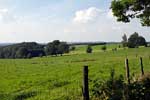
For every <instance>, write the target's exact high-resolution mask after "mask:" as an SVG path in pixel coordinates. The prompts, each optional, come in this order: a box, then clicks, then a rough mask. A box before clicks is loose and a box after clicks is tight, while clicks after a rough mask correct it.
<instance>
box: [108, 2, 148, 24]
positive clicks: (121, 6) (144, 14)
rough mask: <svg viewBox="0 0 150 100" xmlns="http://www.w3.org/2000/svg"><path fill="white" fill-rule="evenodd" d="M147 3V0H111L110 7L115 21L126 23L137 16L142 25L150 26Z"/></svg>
mask: <svg viewBox="0 0 150 100" xmlns="http://www.w3.org/2000/svg"><path fill="white" fill-rule="evenodd" d="M149 5H150V1H149V0H113V1H112V3H111V8H112V11H113V15H114V16H116V17H117V21H122V22H125V23H127V22H130V20H131V19H133V18H139V19H140V20H141V24H142V26H150V7H149Z"/></svg>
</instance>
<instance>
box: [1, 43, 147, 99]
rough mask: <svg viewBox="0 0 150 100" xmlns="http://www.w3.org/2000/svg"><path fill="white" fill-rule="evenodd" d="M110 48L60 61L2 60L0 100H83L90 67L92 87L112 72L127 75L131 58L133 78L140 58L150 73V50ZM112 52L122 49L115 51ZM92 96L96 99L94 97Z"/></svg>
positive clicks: (81, 52)
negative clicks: (85, 70)
mask: <svg viewBox="0 0 150 100" xmlns="http://www.w3.org/2000/svg"><path fill="white" fill-rule="evenodd" d="M118 45H119V44H113V45H112V44H109V45H107V51H106V52H103V51H101V49H100V48H101V46H94V47H92V48H93V53H91V54H86V46H84V45H81V46H76V50H75V51H72V52H70V53H69V54H65V55H64V56H58V57H51V56H48V57H42V58H32V59H0V100H80V99H82V74H83V73H82V68H83V66H84V65H88V66H89V78H90V79H89V85H90V89H91V87H92V84H91V81H92V80H94V79H97V78H100V79H102V80H106V79H107V78H108V77H109V72H110V69H111V68H114V69H115V71H116V75H120V74H122V75H124V74H125V70H124V69H125V68H124V60H125V58H126V57H128V58H129V66H130V70H131V75H133V74H134V75H138V74H139V73H140V63H139V57H140V56H141V57H143V64H144V70H145V72H150V48H149V47H147V48H145V47H140V48H134V49H127V48H126V49H123V48H118ZM112 48H118V50H117V51H112ZM90 96H92V95H90Z"/></svg>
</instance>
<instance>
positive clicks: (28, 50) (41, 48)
mask: <svg viewBox="0 0 150 100" xmlns="http://www.w3.org/2000/svg"><path fill="white" fill-rule="evenodd" d="M68 52H69V45H67V43H66V42H60V41H59V40H55V41H53V42H50V43H48V44H46V45H42V44H38V43H36V42H23V43H18V44H13V45H8V46H2V47H0V58H32V57H42V56H46V55H56V56H57V55H59V54H60V55H62V54H64V53H68Z"/></svg>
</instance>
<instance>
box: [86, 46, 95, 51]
mask: <svg viewBox="0 0 150 100" xmlns="http://www.w3.org/2000/svg"><path fill="white" fill-rule="evenodd" d="M92 50H93V49H92V47H91V46H90V45H88V46H87V49H86V53H92Z"/></svg>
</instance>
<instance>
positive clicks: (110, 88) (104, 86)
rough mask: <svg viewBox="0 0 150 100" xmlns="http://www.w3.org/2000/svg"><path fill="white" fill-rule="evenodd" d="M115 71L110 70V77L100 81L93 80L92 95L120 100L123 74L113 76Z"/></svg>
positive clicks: (102, 99)
mask: <svg viewBox="0 0 150 100" xmlns="http://www.w3.org/2000/svg"><path fill="white" fill-rule="evenodd" d="M114 75H115V71H114V69H112V70H111V73H110V78H109V79H108V80H106V81H103V82H101V83H100V81H98V82H96V81H97V80H94V81H93V84H94V85H93V87H92V88H93V89H92V95H93V96H95V98H99V99H100V100H122V98H123V86H124V83H123V76H122V75H121V76H120V77H119V78H116V79H115V77H114Z"/></svg>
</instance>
